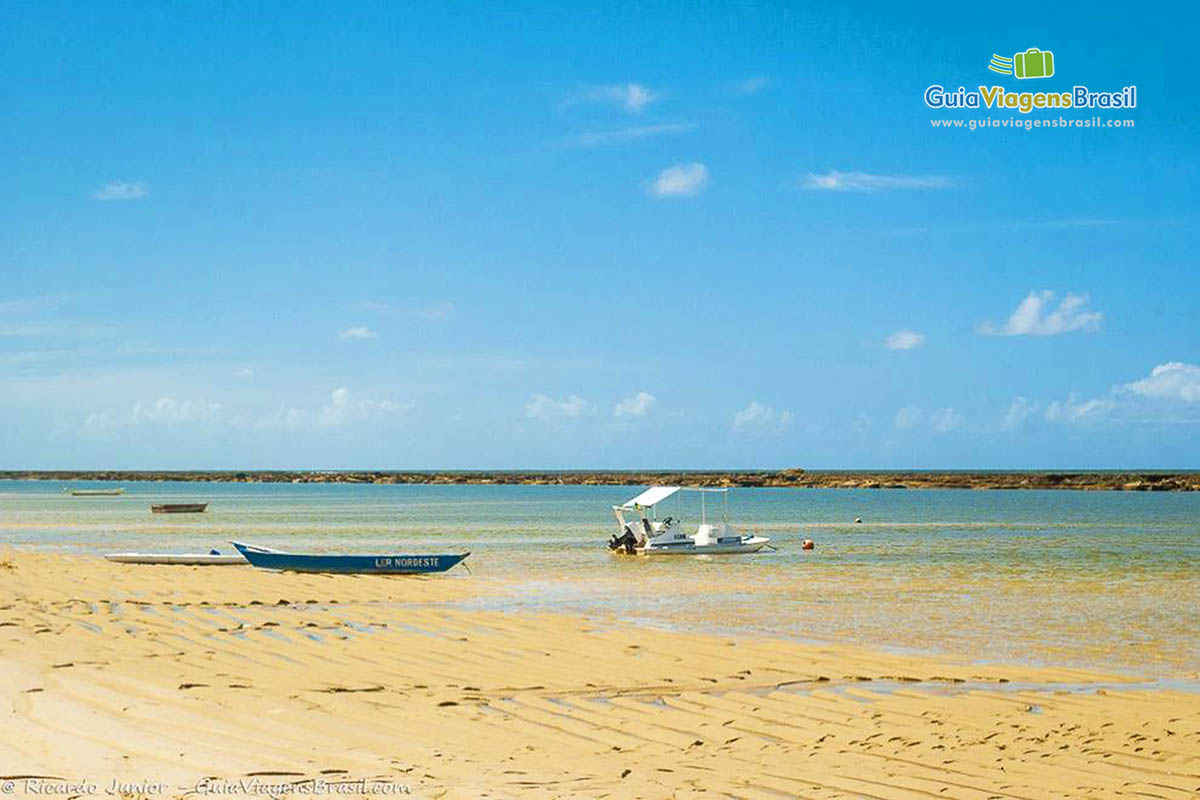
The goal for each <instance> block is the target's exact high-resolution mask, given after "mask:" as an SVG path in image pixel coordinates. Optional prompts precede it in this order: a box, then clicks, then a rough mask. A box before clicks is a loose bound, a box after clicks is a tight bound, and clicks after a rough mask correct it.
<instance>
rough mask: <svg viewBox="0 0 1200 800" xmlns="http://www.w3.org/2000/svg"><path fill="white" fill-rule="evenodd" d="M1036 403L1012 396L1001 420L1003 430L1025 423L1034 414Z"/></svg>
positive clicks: (1015, 427) (1012, 428)
mask: <svg viewBox="0 0 1200 800" xmlns="http://www.w3.org/2000/svg"><path fill="white" fill-rule="evenodd" d="M1037 411H1038V404H1037V403H1031V402H1030V401H1028V400H1026V399H1025V398H1024V397H1017V398H1014V399H1013V401H1012V403H1010V404H1009V406H1008V411H1006V412H1005V414H1004V420H1003V422H1001V423H1000V424H1001V427H1003V428H1004V429H1005V430H1010V431H1011V430H1016V429H1017V428H1019V427H1021V426H1022V425H1024V424H1025V421H1026V420H1027V419H1029V418H1030V417H1032V416H1033V415H1034V414H1036V413H1037Z"/></svg>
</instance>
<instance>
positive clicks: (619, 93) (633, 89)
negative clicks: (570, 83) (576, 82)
mask: <svg viewBox="0 0 1200 800" xmlns="http://www.w3.org/2000/svg"><path fill="white" fill-rule="evenodd" d="M658 98H659V94H658V93H657V92H655V91H653V90H651V89H650V88H648V87H646V86H643V85H642V84H640V83H614V84H608V85H606V86H592V87H590V88H588V89H585V90H584V91H582V92H580V93H578V94H576V95H574V96H572V97H569V98H567V99H566V100H564V101H563V102H562V104H561V105H560V106H559V108H568V107H570V106H575V105H580V104H583V103H607V104H611V105H616V106H619V107H621V108H623V109H625V110H626V111H629V112H631V113H638V112H640V111H642V110H643V109H645V108H646V106H648V105H650V104H651V103H653V102H654V101H655V100H657V99H658Z"/></svg>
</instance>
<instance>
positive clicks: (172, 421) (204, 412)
mask: <svg viewBox="0 0 1200 800" xmlns="http://www.w3.org/2000/svg"><path fill="white" fill-rule="evenodd" d="M224 410H225V409H224V406H222V405H221V404H220V403H210V402H206V401H200V400H177V399H175V398H173V397H160V398H158V399H157V400H154V401H151V402H148V403H143V402H141V401H140V400H139V401H138V402H136V403H134V404H133V408H132V409H131V410H130V412H129V413H128V414H120V415H115V416H114V415H112V414H109V413H107V412H94V413H91V414H88V416H87V419H86V420H84V427H85V428H87V429H88V430H92V431H107V430H114V429H116V428H128V427H132V426H139V425H169V426H175V425H188V424H193V423H200V422H210V421H215V420H218V419H219V418H220V417H221V416H222V414H223V413H224Z"/></svg>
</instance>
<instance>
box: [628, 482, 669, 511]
mask: <svg viewBox="0 0 1200 800" xmlns="http://www.w3.org/2000/svg"><path fill="white" fill-rule="evenodd" d="M679 489H680V487H678V486H651V487H650V488H649V489H647V490H646V491H644V492H642V493H641V494H639V495H638V496H637V497H635V498H633V499H632V500H627V501H625V504H624V505H622V506H620V508H622V509H624V510H626V511H634V510H636V509H637V508H639V507H641V508H649V507H650V506H656V505H658V504H659V503H661V502H662V501H663V500H666V499H667V498H668V497H670V496H671V495H673V494H675V493H676V492H678V491H679Z"/></svg>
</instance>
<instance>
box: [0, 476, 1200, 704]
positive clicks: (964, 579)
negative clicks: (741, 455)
mask: <svg viewBox="0 0 1200 800" xmlns="http://www.w3.org/2000/svg"><path fill="white" fill-rule="evenodd" d="M96 485H97V484H86V483H72V484H66V483H56V482H42V481H10V482H0V546H11V547H15V548H17V549H37V550H41V551H52V552H69V553H103V552H111V551H117V550H142V551H178V552H183V551H195V550H202V551H207V550H208V549H209V548H212V547H216V548H226V547H227V542H228V540H229V539H231V538H233V539H241V540H246V541H249V542H252V543H255V544H262V545H268V546H273V547H278V548H284V549H295V550H304V549H312V550H345V551H360V552H369V551H381V550H382V551H391V552H399V551H404V552H409V551H411V552H441V551H445V552H459V551H461V550H470V551H471V552H472V557H471V559H470V561H469V562H468V563H469V564H470V566H471V569H472V573H473V574H472V575H467V574H466V573H464V572H461V571H456V573H457V574H453V575H447V576H445V577H444V578H443V579H446V580H474V581H477V582H479V584H480V586H481V588H482V589H484V590H485V591H483V592H481V594H480V596H479V597H478V598H477V599H476V600H473V601H472V603H473V604H475V605H479V606H486V607H490V608H498V609H506V608H522V609H533V610H548V611H569V612H579V613H586V614H589V615H592V616H595V617H598V618H606V617H609V616H614V615H615V616H620V617H622V618H628V619H633V620H636V621H639V622H642V623H645V624H651V625H658V626H668V627H674V628H682V629H690V630H706V631H720V632H724V633H733V634H738V633H766V634H771V635H777V636H782V637H789V638H797V639H803V640H809V641H830V642H842V643H853V644H860V645H866V646H869V647H885V648H901V649H913V650H920V651H933V652H946V653H952V654H957V655H962V656H967V657H970V658H972V659H977V660H992V661H1021V662H1041V663H1056V664H1075V665H1079V666H1088V667H1095V666H1100V667H1106V668H1110V669H1116V670H1123V671H1131V672H1136V673H1140V674H1148V675H1153V676H1158V677H1162V678H1174V679H1180V678H1182V679H1190V680H1193V681H1194V680H1197V678H1198V677H1200V676H1198V675H1197V673H1198V672H1200V494H1184V493H1179V494H1175V493H1119V492H1048V491H1047V492H1040V491H1013V492H1001V491H966V490H924V491H915V490H908V491H906V490H825V489H736V490H733V491H732V492H731V493H730V496H729V501H730V517H731V520H732V521H733V522H734V523H735V524H737V525H739V526H745V527H751V528H755V529H757V530H759V531H761V532H762V533H764V534H765V535H768V536H771V537H772V541H773V543H774V544H776V545H778V548H779V549H778V551H777V552H763V553H761V554H758V555H752V556H733V557H688V558H678V559H670V558H667V559H653V560H647V559H624V558H614V557H612V556H610V555H609V554H608V552H607V550H606V549H605V541H606V539H607V537H608V535H609V534H610V533H612V532H613V530H614V529H615V525H614V523H613V518H612V514H611V511H610V506H611V505H613V504H614V503H618V502H621V501H623V500H626V499H628V498H630V497H632V496H633V495H634V494H636V493H637V492H638V491H639V490H640V488H642V487H616V486H604V487H581V486H400V485H396V486H386V485H381V486H375V485H347V484H297V485H292V484H221V483H130V484H125V489H126V493H125V494H124V495H123V496H120V497H95V498H83V497H71V496H69V495H67V494H64V492H63V489H64V488H66V487H68V486H71V487H76V488H79V487H86V486H96ZM190 500H204V501H209V502H210V503H211V505H210V507H209V511H208V512H207V513H205V514H191V515H172V516H164V515H152V514H151V513H150V509H149V506H150V504H151V503H152V502H181V501H190ZM692 500H694V496H692V497H691V498H689V500H688V504H685V506H684V509H683V511H684V514H683V516H684V518H685V519H688V520H692V519H694V517H695V513H693V512H695V511H698V506H696V505H695V504H694V503H692ZM678 511H679V508H678V507H677V506H675V505H669V506H668V507H667V508H666V509H664V511H663V512H662V513H664V514H674V515H676V516H679V513H678ZM855 517H861V518H862V519H863V522H862V523H861V524H855V523H854V522H853V520H854V518H855ZM805 538H811V539H813V540H815V542H816V549H815V550H813V551H809V552H806V551H803V550H801V548H800V542H801V540H802V539H805ZM234 569H238V568H234ZM341 579H343V580H344V579H345V578H341ZM350 579H351V580H368V579H371V580H377V579H378V578H350ZM331 580H332V578H331ZM388 580H405V579H404V578H391V579H388Z"/></svg>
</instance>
